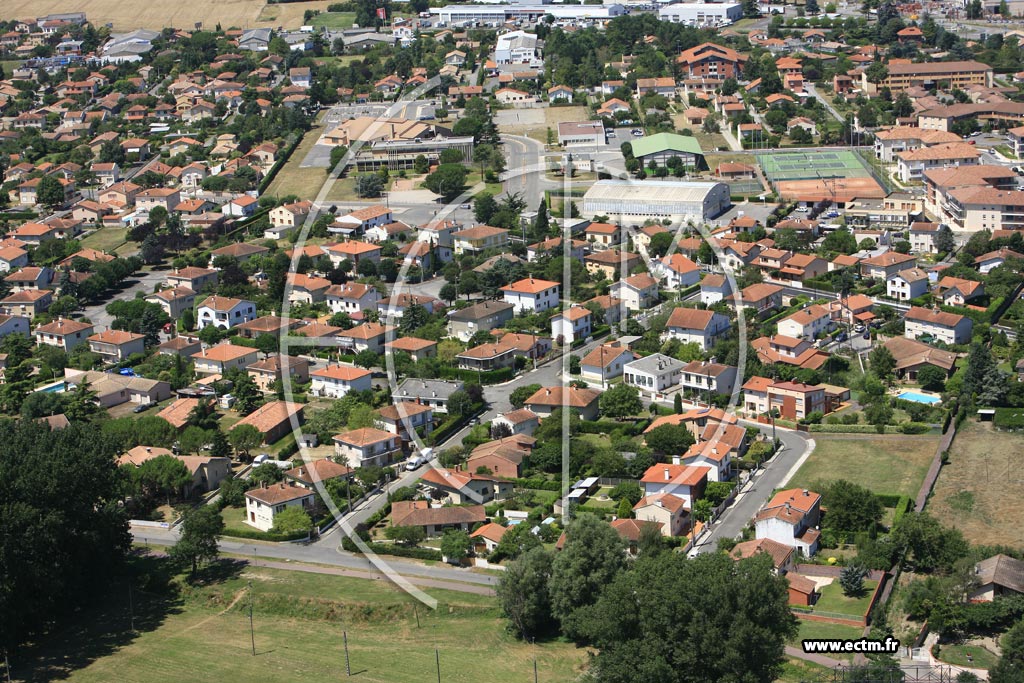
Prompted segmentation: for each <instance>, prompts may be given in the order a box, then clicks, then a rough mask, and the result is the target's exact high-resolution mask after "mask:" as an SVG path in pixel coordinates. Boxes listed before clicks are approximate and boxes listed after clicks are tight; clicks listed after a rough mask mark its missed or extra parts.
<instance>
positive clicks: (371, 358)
mask: <svg viewBox="0 0 1024 683" xmlns="http://www.w3.org/2000/svg"><path fill="white" fill-rule="evenodd" d="M354 362H355V364H356V365H358V366H359V367H361V368H365V369H366V370H369V369H370V368H375V367H378V366H379V365H380V363H381V360H380V354H379V353H377V352H375V351H371V350H370V349H363V350H362V351H360V352H359V353H357V354H356V357H355V361H354Z"/></svg>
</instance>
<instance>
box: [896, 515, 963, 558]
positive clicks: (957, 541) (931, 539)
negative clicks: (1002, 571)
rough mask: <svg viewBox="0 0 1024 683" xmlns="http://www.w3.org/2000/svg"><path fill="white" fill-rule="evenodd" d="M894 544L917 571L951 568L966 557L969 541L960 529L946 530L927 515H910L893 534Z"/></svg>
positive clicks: (902, 520)
mask: <svg viewBox="0 0 1024 683" xmlns="http://www.w3.org/2000/svg"><path fill="white" fill-rule="evenodd" d="M892 540H893V543H895V545H896V546H897V548H898V549H899V550H900V554H901V555H904V556H905V558H906V559H905V564H906V565H907V566H908V567H913V569H914V570H915V571H920V572H929V571H934V570H937V569H949V568H951V567H952V566H953V564H954V563H955V562H956V561H957V560H959V559H961V558H963V557H965V556H966V555H967V552H968V545H967V541H965V540H964V537H963V534H961V533H960V531H959V530H958V529H947V528H946V527H944V526H942V524H941V523H940V522H939V520H937V519H935V518H934V517H932V516H931V515H930V514H928V513H927V512H909V513H907V514H905V515H903V517H901V518H900V521H899V524H897V525H896V528H895V529H893V532H892Z"/></svg>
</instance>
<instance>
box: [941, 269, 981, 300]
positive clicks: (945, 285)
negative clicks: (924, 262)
mask: <svg viewBox="0 0 1024 683" xmlns="http://www.w3.org/2000/svg"><path fill="white" fill-rule="evenodd" d="M935 289H936V294H937V295H938V296H939V298H941V299H942V303H943V304H945V305H947V306H963V305H965V304H966V303H967V302H968V301H971V300H972V299H976V298H978V297H980V296H984V295H985V284H984V283H982V282H977V281H975V280H964V279H963V278H959V277H951V276H948V275H947V276H946V277H944V278H942V279H941V280H939V282H938V284H937V285H936V288H935Z"/></svg>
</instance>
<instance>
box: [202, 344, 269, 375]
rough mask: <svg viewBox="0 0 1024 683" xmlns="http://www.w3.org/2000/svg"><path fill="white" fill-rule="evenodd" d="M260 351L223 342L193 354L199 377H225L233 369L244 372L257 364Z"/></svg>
mask: <svg viewBox="0 0 1024 683" xmlns="http://www.w3.org/2000/svg"><path fill="white" fill-rule="evenodd" d="M258 355H259V350H258V349H254V348H251V347H249V346H237V345H235V344H232V343H230V342H222V343H220V344H217V345H216V346H211V347H209V348H206V349H203V350H201V351H200V352H199V353H194V354H192V358H193V359H194V361H195V372H196V374H197V375H223V374H224V372H225V371H227V370H229V369H231V368H238V369H240V370H244V369H245V368H246V367H247V366H248V365H251V364H252V363H255V362H256V359H257V356H258Z"/></svg>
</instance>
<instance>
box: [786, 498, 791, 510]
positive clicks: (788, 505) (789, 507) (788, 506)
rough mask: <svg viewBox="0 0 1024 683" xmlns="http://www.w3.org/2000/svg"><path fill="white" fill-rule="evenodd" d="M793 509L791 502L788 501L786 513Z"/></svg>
mask: <svg viewBox="0 0 1024 683" xmlns="http://www.w3.org/2000/svg"><path fill="white" fill-rule="evenodd" d="M791 507H792V506H790V504H789V501H786V512H789V511H790V509H791Z"/></svg>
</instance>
